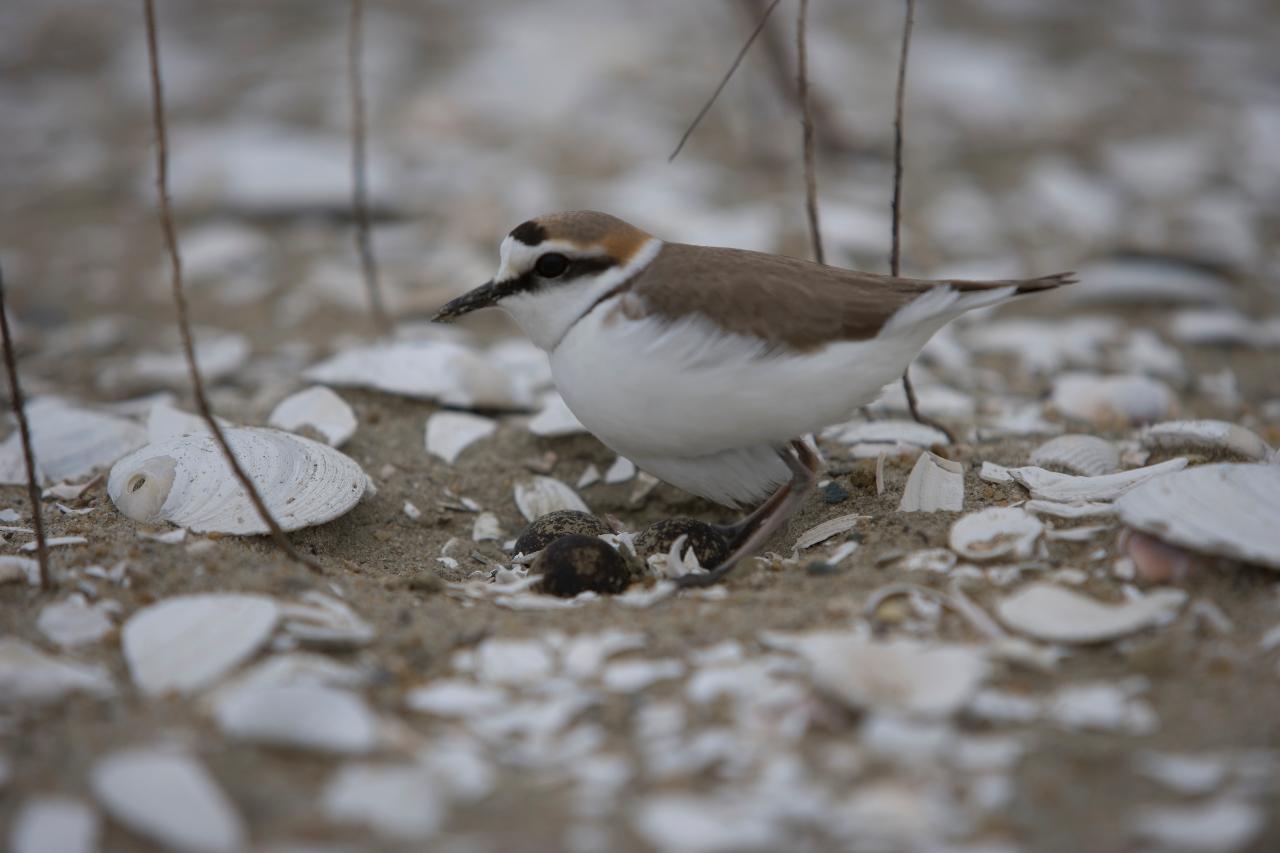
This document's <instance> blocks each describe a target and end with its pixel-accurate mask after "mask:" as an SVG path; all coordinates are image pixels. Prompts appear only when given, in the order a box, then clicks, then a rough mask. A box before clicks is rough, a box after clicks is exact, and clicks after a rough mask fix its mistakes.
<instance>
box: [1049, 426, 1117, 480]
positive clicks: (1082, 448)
mask: <svg viewBox="0 0 1280 853" xmlns="http://www.w3.org/2000/svg"><path fill="white" fill-rule="evenodd" d="M1030 461H1031V464H1032V465H1035V466H1038V467H1040V468H1048V469H1049V470H1051V471H1065V472H1066V473H1068V474H1081V475H1083V476H1086V477H1097V476H1100V475H1102V474H1110V473H1111V472H1113V471H1115V470H1116V469H1117V468H1118V467H1120V449H1119V448H1117V447H1116V446H1115V445H1114V444H1112V443H1111V442H1109V441H1107V440H1106V439H1105V438H1098V437H1097V436H1094V435H1077V434H1068V435H1060V436H1058V437H1057V438H1052V439H1049V440H1048V441H1046V442H1045V443H1044V444H1042V445H1040V446H1039V447H1037V448H1036V449H1035V450H1033V451H1031V460H1030Z"/></svg>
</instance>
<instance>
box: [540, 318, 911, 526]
mask: <svg viewBox="0 0 1280 853" xmlns="http://www.w3.org/2000/svg"><path fill="white" fill-rule="evenodd" d="M618 298H619V297H615V298H614V299H611V300H609V301H607V302H605V303H602V304H601V305H600V306H598V307H597V308H596V309H595V310H594V311H592V312H591V313H590V314H589V315H588V316H586V317H584V318H583V319H582V320H580V321H579V322H578V323H577V324H576V325H574V327H573V328H572V329H570V331H569V332H568V334H567V335H565V337H564V339H563V340H562V341H561V342H560V344H559V346H557V347H556V348H555V350H553V351H552V353H551V356H550V360H551V370H552V374H553V375H554V377H555V382H556V387H557V388H558V389H559V391H560V394H561V396H563V397H564V400H565V403H567V404H568V406H569V408H570V409H571V410H572V411H573V413H574V415H576V416H577V418H578V419H579V420H580V421H582V423H583V425H584V426H585V427H587V429H589V430H591V432H592V433H594V434H595V435H596V436H597V437H598V438H599V439H600V440H601V441H603V442H604V443H605V444H607V445H608V446H609V447H610V448H612V449H613V450H615V451H617V452H618V453H620V454H622V455H623V456H626V457H628V458H629V459H631V460H632V461H634V462H635V463H636V464H637V465H639V466H640V467H641V468H643V469H645V470H648V471H649V472H650V473H652V474H653V475H654V476H656V477H659V478H660V479H663V480H666V481H668V482H670V483H672V484H673V485H676V486H678V487H680V488H683V489H685V490H686V491H690V492H693V493H694V494H698V495H702V496H704V497H707V498H710V499H712V500H716V501H719V502H721V503H727V504H741V503H751V502H754V501H757V500H759V499H760V498H762V497H764V496H765V495H767V494H769V492H771V491H772V490H773V489H774V488H776V487H777V486H778V485H779V484H781V483H783V482H785V481H786V480H787V479H788V476H789V474H788V471H787V468H786V466H785V464H784V463H782V462H781V461H780V460H778V459H777V458H776V453H775V451H774V448H778V447H782V446H784V445H785V444H786V443H787V442H788V441H790V440H791V439H793V438H797V437H799V436H802V435H805V434H807V433H811V432H816V431H817V430H819V429H821V428H822V427H825V426H828V425H830V424H832V423H838V422H840V421H843V420H845V419H847V418H848V416H849V415H850V414H851V413H852V412H853V411H854V410H855V409H856V408H857V407H858V406H861V405H864V404H865V403H868V402H870V401H871V400H873V399H875V397H876V396H877V395H878V394H879V393H880V391H881V389H882V388H883V387H884V386H885V385H886V384H887V383H889V382H892V381H893V380H895V379H896V378H897V377H898V376H900V375H901V373H902V371H903V370H904V369H905V367H906V366H907V364H908V363H909V362H910V360H911V358H913V357H914V356H915V354H916V352H918V351H919V348H920V347H921V346H922V345H923V344H924V342H925V340H927V338H928V334H927V333H926V334H921V335H911V336H903V337H902V338H901V339H899V338H896V337H895V338H889V339H875V340H873V341H859V342H851V343H838V344H830V345H827V346H826V347H824V348H822V349H819V350H814V351H813V352H811V353H806V354H800V355H797V354H791V353H786V352H785V351H784V352H779V353H775V354H769V353H767V352H766V348H765V347H764V346H763V345H762V343H761V342H760V341H758V340H756V339H753V338H747V337H744V336H741V335H725V334H722V333H719V332H718V331H717V330H716V328H715V327H714V326H713V325H712V324H710V323H709V322H707V321H706V320H704V319H701V318H699V317H690V318H685V319H682V320H679V321H677V322H674V323H666V322H663V321H659V320H655V319H652V318H646V319H642V320H629V319H627V318H626V317H624V316H623V315H622V314H621V312H620V311H614V310H613V308H614V307H615V304H616V301H617V299H618ZM931 331H932V330H930V332H931Z"/></svg>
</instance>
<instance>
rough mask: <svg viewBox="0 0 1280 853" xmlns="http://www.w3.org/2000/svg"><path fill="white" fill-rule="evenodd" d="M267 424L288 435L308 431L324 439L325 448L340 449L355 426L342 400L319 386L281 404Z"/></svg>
mask: <svg viewBox="0 0 1280 853" xmlns="http://www.w3.org/2000/svg"><path fill="white" fill-rule="evenodd" d="M267 423H268V424H270V425H271V426H273V427H277V428H278V429H283V430H288V431H289V432H297V431H298V430H299V429H301V428H302V427H310V428H311V429H313V430H315V431H316V432H318V433H319V434H320V435H322V436H324V440H325V444H328V445H329V446H330V447H341V446H342V445H343V444H345V443H346V442H347V439H349V438H351V436H353V435H355V431H356V426H357V425H358V423H359V422H358V421H357V420H356V413H355V411H353V410H352V408H351V406H349V405H347V401H346V400H344V399H342V398H341V397H339V396H338V395H337V394H335V393H333V391H331V390H329V389H328V388H325V387H324V386H323V385H315V386H312V387H311V388H308V389H306V390H305V391H299V392H298V393H296V394H291V395H289V396H288V397H285V398H284V399H283V400H281V401H280V403H279V405H277V406H276V407H275V409H273V410H272V412H271V415H270V417H268V418H267Z"/></svg>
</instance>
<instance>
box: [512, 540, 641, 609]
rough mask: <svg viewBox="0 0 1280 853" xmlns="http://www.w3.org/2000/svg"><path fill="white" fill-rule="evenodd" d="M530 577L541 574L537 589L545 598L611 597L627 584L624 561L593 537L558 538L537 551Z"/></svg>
mask: <svg viewBox="0 0 1280 853" xmlns="http://www.w3.org/2000/svg"><path fill="white" fill-rule="evenodd" d="M529 572H530V574H535V575H542V583H541V585H540V588H541V590H542V591H543V592H545V593H547V594H549V595H555V596H559V597H560V598H573V597H574V596H575V595H577V594H578V593H580V592H588V591H590V592H599V593H605V594H614V593H619V592H622V591H623V590H624V589H626V588H627V587H628V586H630V585H631V572H630V570H629V569H628V568H627V563H626V560H624V559H623V558H622V555H621V554H619V553H618V552H617V551H616V550H614V548H613V546H611V545H609V543H607V542H605V541H604V540H603V539H599V538H597V537H595V536H582V535H580V534H576V533H572V534H570V535H568V536H561V537H560V538H559V539H556V540H554V541H553V542H551V543H550V544H549V545H547V547H545V548H543V549H542V550H541V551H539V552H538V558H537V559H536V560H534V561H533V565H532V566H530V567H529Z"/></svg>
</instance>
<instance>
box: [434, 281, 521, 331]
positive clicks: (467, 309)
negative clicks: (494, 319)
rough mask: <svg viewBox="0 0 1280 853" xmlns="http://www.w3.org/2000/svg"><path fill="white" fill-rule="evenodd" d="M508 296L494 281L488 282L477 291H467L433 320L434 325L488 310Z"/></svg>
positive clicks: (447, 305)
mask: <svg viewBox="0 0 1280 853" xmlns="http://www.w3.org/2000/svg"><path fill="white" fill-rule="evenodd" d="M505 295H506V294H505V293H504V292H503V291H502V290H499V289H498V286H497V285H495V284H494V283H493V282H492V281H487V282H485V283H484V284H482V285H480V286H479V287H477V288H476V289H475V290H470V291H467V292H466V293H464V294H462V295H461V296H459V297H458V298H457V299H455V300H453V301H452V302H449V303H448V304H446V305H445V306H444V307H442V308H441V309H440V310H439V311H437V312H436V313H435V316H433V317H432V318H431V322H433V323H447V322H449V321H450V320H452V319H454V318H455V317H461V316H462V315H463V314H470V313H471V312H472V311H479V310H480V309H481V308H488V307H489V306H491V305H494V304H496V303H497V301H498V300H499V299H501V298H502V297H503V296H505Z"/></svg>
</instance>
